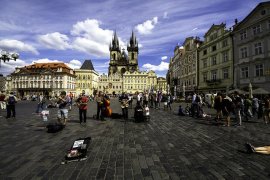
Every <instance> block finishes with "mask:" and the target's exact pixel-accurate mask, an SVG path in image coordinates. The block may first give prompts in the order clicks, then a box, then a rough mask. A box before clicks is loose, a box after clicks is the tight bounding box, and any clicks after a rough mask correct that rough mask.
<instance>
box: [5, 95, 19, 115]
mask: <svg viewBox="0 0 270 180" xmlns="http://www.w3.org/2000/svg"><path fill="white" fill-rule="evenodd" d="M17 101H18V100H17V98H16V96H14V93H13V92H10V94H9V95H8V96H7V97H6V98H5V102H6V104H7V116H6V118H7V119H9V118H11V114H12V117H13V118H16V107H15V104H16V103H17Z"/></svg>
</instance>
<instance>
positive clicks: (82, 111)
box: [76, 90, 89, 124]
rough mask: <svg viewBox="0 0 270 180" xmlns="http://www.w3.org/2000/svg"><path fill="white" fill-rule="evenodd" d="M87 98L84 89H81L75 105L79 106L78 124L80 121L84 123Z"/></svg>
mask: <svg viewBox="0 0 270 180" xmlns="http://www.w3.org/2000/svg"><path fill="white" fill-rule="evenodd" d="M88 101H89V99H88V98H87V96H85V91H84V90H83V91H82V94H81V95H80V96H79V98H78V99H77V100H76V103H77V106H78V108H79V117H80V124H82V122H84V123H86V114H87V103H88Z"/></svg>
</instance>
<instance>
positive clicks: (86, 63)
mask: <svg viewBox="0 0 270 180" xmlns="http://www.w3.org/2000/svg"><path fill="white" fill-rule="evenodd" d="M80 69H87V70H95V69H94V66H93V64H92V61H91V60H85V61H84V62H83V65H82V66H81V68H80Z"/></svg>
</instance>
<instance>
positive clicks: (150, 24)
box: [135, 17, 158, 34]
mask: <svg viewBox="0 0 270 180" xmlns="http://www.w3.org/2000/svg"><path fill="white" fill-rule="evenodd" d="M157 23H158V17H154V18H153V19H152V20H147V21H145V22H144V23H142V24H138V25H137V26H136V27H135V29H136V30H137V31H138V32H139V33H140V34H151V33H152V30H153V29H154V28H155V25H156V24H157Z"/></svg>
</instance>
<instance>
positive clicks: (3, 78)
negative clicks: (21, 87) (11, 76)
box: [0, 74, 6, 92]
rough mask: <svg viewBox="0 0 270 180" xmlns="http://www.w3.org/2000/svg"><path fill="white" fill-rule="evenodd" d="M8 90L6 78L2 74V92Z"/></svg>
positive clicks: (0, 89)
mask: <svg viewBox="0 0 270 180" xmlns="http://www.w3.org/2000/svg"><path fill="white" fill-rule="evenodd" d="M5 90H6V78H5V77H4V76H3V74H0V92H1V91H5Z"/></svg>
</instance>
